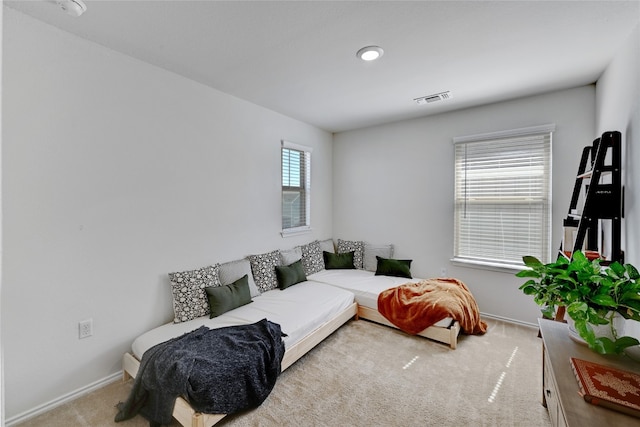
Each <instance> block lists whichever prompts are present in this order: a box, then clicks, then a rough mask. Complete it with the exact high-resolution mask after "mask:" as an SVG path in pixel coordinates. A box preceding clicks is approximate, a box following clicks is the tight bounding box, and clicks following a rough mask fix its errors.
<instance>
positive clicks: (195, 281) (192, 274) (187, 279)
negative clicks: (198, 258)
mask: <svg viewBox="0 0 640 427" xmlns="http://www.w3.org/2000/svg"><path fill="white" fill-rule="evenodd" d="M219 267H220V265H219V264H216V265H210V266H208V267H203V268H199V269H197V270H191V271H183V272H179V273H169V280H171V293H172V294H173V313H174V315H175V318H174V319H173V322H174V323H180V322H186V321H188V320H193V319H195V318H198V317H201V316H207V315H209V313H210V311H209V301H208V299H207V293H206V292H205V290H204V288H207V287H210V286H220V285H221V283H220V279H219V278H218V268H219Z"/></svg>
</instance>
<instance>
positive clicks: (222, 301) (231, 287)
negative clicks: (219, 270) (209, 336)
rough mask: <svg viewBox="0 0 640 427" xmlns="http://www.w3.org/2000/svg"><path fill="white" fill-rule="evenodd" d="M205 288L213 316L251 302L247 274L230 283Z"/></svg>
mask: <svg viewBox="0 0 640 427" xmlns="http://www.w3.org/2000/svg"><path fill="white" fill-rule="evenodd" d="M204 290H205V292H206V293H207V299H208V300H209V310H210V311H211V317H212V318H213V317H218V316H220V315H221V314H222V313H226V312H227V311H230V310H233V309H234V308H238V307H241V306H243V305H245V304H249V303H250V302H251V292H250V291H249V278H248V276H247V275H246V274H245V275H244V276H242V277H241V278H239V279H238V280H236V281H235V282H233V283H230V284H228V285H225V286H209V287H208V288H205V289H204Z"/></svg>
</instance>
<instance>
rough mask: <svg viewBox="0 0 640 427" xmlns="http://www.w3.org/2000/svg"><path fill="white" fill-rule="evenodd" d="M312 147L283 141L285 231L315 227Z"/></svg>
mask: <svg viewBox="0 0 640 427" xmlns="http://www.w3.org/2000/svg"><path fill="white" fill-rule="evenodd" d="M311 151H312V150H311V148H309V147H304V146H301V145H297V144H293V143H291V142H288V141H282V233H283V235H285V234H291V233H297V232H304V231H308V230H310V229H311V219H310V214H311Z"/></svg>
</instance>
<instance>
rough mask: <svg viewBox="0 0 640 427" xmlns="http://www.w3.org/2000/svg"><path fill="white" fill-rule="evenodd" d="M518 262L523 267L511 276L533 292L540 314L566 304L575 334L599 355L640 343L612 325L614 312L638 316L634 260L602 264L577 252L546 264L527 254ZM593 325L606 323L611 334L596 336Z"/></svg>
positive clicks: (639, 291) (638, 288)
mask: <svg viewBox="0 0 640 427" xmlns="http://www.w3.org/2000/svg"><path fill="white" fill-rule="evenodd" d="M523 261H524V264H525V265H526V266H527V267H528V268H527V269H525V270H522V271H520V272H518V273H517V274H516V276H517V277H521V278H528V280H527V281H526V282H525V283H524V284H523V285H522V286H520V290H522V291H523V292H524V293H525V294H526V295H532V296H533V298H534V301H535V302H536V303H537V304H539V305H541V306H542V307H543V308H542V313H543V315H545V317H552V316H551V314H553V313H554V312H555V310H556V308H557V307H559V306H564V307H566V313H567V315H568V316H569V317H570V318H571V319H572V321H573V322H574V327H575V330H576V332H577V333H578V335H579V336H580V337H581V338H582V339H583V340H584V341H585V342H586V343H587V344H588V345H589V348H591V349H592V350H594V351H596V352H598V353H601V354H620V353H622V352H623V351H624V349H625V348H627V347H630V346H635V345H638V344H640V342H639V341H638V340H637V339H635V338H632V337H628V336H622V337H619V336H618V331H617V330H616V328H615V327H614V324H615V322H614V320H615V318H616V316H617V315H621V316H622V317H623V318H625V319H633V320H636V321H640V282H639V279H640V274H639V273H638V270H637V269H636V268H635V267H634V266H633V265H631V264H625V265H623V264H620V263H619V262H613V263H611V264H610V265H608V266H602V265H601V260H600V259H595V260H592V261H590V260H589V259H587V257H586V256H585V255H584V253H582V252H581V251H577V252H575V253H574V254H573V256H572V258H571V260H567V259H566V258H564V257H560V258H559V259H558V260H557V261H555V262H553V263H550V264H543V263H541V262H540V261H539V260H538V259H536V258H535V257H530V256H525V257H523ZM616 313H617V314H616ZM598 325H607V326H608V329H609V330H610V331H611V334H609V335H610V337H607V336H597V335H596V332H595V330H594V327H597V326H598Z"/></svg>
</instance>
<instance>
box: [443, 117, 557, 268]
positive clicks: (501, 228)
mask: <svg viewBox="0 0 640 427" xmlns="http://www.w3.org/2000/svg"><path fill="white" fill-rule="evenodd" d="M554 128H555V126H553V125H546V126H538V127H534V128H527V129H518V130H513V131H505V132H496V133H492V134H484V135H474V136H467V137H458V138H454V144H455V216H454V259H453V260H454V261H459V262H464V263H471V264H478V265H485V266H489V267H503V268H504V267H507V268H509V267H512V268H517V266H521V265H522V256H523V255H533V256H535V257H537V258H538V259H540V260H541V261H543V262H550V256H551V245H550V240H551V238H550V236H551V136H552V131H553V130H554Z"/></svg>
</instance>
